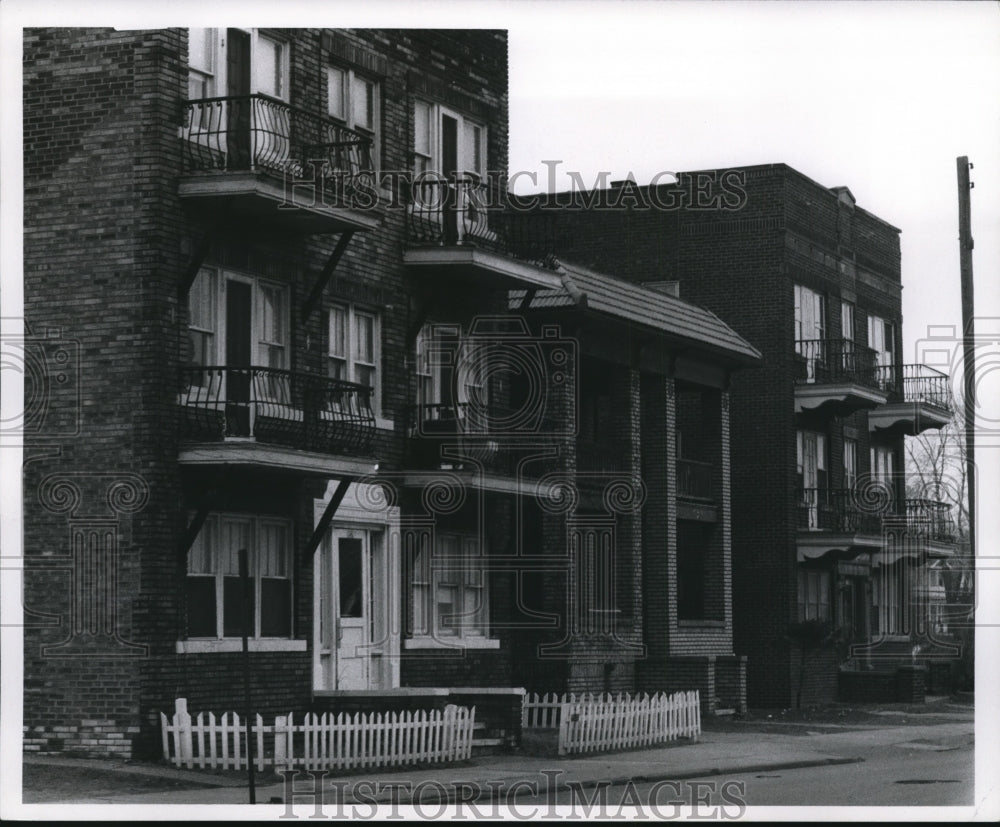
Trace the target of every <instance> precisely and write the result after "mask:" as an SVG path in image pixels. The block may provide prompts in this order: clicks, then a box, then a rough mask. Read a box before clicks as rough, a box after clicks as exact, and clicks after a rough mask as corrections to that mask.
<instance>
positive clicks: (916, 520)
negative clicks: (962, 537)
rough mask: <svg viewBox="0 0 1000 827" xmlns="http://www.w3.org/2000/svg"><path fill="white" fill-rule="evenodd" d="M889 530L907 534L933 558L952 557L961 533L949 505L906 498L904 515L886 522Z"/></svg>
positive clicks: (889, 518)
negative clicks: (918, 542)
mask: <svg viewBox="0 0 1000 827" xmlns="http://www.w3.org/2000/svg"><path fill="white" fill-rule="evenodd" d="M885 527H886V529H887V530H893V531H895V532H896V533H900V532H903V531H905V532H906V536H907V538H909V539H911V540H912V539H918V540H920V541H922V542H923V543H924V545H925V546H926V549H927V553H928V555H929V556H931V557H936V558H944V557H952V556H954V553H955V544H956V543H957V542H958V530H957V527H956V525H955V520H954V518H953V517H952V506H951V505H950V504H949V503H944V502H939V501H937V500H929V499H925V498H907V499H906V501H905V513H903V514H893V515H890V516H887V517H886V519H885Z"/></svg>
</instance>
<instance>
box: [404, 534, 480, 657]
mask: <svg viewBox="0 0 1000 827" xmlns="http://www.w3.org/2000/svg"><path fill="white" fill-rule="evenodd" d="M446 546H450V548H446ZM486 559H487V557H486V544H485V540H483V539H481V538H480V537H477V536H476V535H474V534H465V533H453V532H444V533H436V534H435V536H434V543H433V546H431V545H430V544H429V543H428V538H426V537H424V538H422V540H421V545H420V548H419V550H418V553H417V556H416V557H415V559H414V561H413V563H414V564H413V566H412V570H411V582H410V583H409V584H408V587H409V590H410V605H411V608H412V619H413V628H412V629H411V635H410V637H409V638H407V640H406V641H405V646H406V648H410V649H420V648H433V647H441V646H444V647H447V646H460V647H465V648H481V649H495V648H498V647H499V641H498V640H496V639H494V638H491V637H490V599H489V587H490V582H489V571H488V567H487V566H486ZM449 578H450V579H449ZM476 580H478V583H477V582H475V581H476ZM445 587H451V588H453V589H454V590H455V597H454V602H453V604H452V605H453V609H452V611H451V612H450V613H448V616H449V617H451V618H452V620H453V625H450V626H446V625H444V623H443V621H444V617H443V616H442V613H441V610H440V605H441V604H440V601H439V595H440V590H441V589H442V588H445Z"/></svg>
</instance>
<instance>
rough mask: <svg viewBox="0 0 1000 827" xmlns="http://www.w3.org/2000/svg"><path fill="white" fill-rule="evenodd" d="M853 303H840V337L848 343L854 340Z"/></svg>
mask: <svg viewBox="0 0 1000 827" xmlns="http://www.w3.org/2000/svg"><path fill="white" fill-rule="evenodd" d="M855 336H856V330H855V325H854V303H853V302H849V301H844V300H842V301H841V302H840V337H841V338H842V339H844V340H846V341H848V342H853V341H854V340H855Z"/></svg>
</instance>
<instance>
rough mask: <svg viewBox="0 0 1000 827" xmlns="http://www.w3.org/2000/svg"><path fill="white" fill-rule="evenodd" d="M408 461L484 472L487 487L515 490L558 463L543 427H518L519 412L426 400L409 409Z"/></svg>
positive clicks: (413, 465)
mask: <svg viewBox="0 0 1000 827" xmlns="http://www.w3.org/2000/svg"><path fill="white" fill-rule="evenodd" d="M408 420H409V434H410V439H409V450H408V465H409V466H410V467H411V468H414V469H416V470H422V471H423V470H446V471H462V472H473V473H477V474H482V475H485V476H484V477H483V478H482V479H480V480H479V482H480V483H481V485H482V486H483V487H486V488H498V489H500V490H514V489H516V488H517V486H518V485H519V484H520V482H522V481H523V480H524V479H527V478H537V477H540V476H542V475H543V474H544V473H546V472H547V471H549V470H553V469H554V468H555V463H554V461H553V460H554V458H555V451H554V449H553V448H552V445H553V442H552V438H551V436H550V435H549V431H548V430H546V429H545V428H544V427H543V428H541V429H538V428H528V429H526V428H524V427H523V423H521V427H519V419H518V412H517V411H513V410H510V409H508V408H506V407H504V406H501V405H497V404H495V403H489V404H485V405H481V404H473V403H469V402H458V403H426V404H420V405H414V406H412V407H411V408H410V410H409V416H408Z"/></svg>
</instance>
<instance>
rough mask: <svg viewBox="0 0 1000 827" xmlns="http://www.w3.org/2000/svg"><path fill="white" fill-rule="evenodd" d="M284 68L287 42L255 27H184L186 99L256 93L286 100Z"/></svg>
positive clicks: (286, 58) (287, 83) (286, 60)
mask: <svg viewBox="0 0 1000 827" xmlns="http://www.w3.org/2000/svg"><path fill="white" fill-rule="evenodd" d="M288 70H289V46H288V44H287V43H285V42H284V41H281V40H278V39H276V38H273V37H269V36H268V35H265V34H261V33H260V32H259V31H258V30H257V29H246V30H244V29H203V28H190V29H188V99H189V100H199V99H202V98H212V97H217V96H229V97H244V96H246V95H249V94H252V93H260V94H264V95H269V96H270V97H272V98H277V99H279V100H283V101H287V100H288V99H289V94H288V92H289V88H288V87H289V82H288V77H289V75H288ZM248 80H249V82H250V84H251V86H250V88H247V86H246V83H247V81H248Z"/></svg>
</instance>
